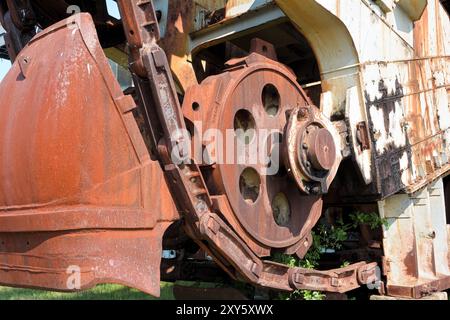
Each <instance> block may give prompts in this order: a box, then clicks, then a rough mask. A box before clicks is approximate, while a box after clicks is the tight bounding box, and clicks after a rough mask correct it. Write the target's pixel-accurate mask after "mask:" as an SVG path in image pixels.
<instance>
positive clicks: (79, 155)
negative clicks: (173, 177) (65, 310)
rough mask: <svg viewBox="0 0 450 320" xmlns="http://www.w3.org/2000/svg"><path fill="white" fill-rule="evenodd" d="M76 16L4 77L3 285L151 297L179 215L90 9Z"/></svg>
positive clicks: (0, 164) (44, 36) (42, 36)
mask: <svg viewBox="0 0 450 320" xmlns="http://www.w3.org/2000/svg"><path fill="white" fill-rule="evenodd" d="M77 19H78V20H77ZM77 19H75V20H73V21H72V20H65V21H62V22H60V23H58V24H56V25H54V26H52V27H50V28H49V29H47V30H44V31H43V32H41V33H39V35H37V36H36V37H35V38H34V39H33V40H32V41H31V42H30V43H29V44H28V45H27V46H26V47H25V48H24V50H23V51H22V52H21V53H20V55H19V56H18V58H17V60H16V62H15V63H14V65H13V66H12V68H11V70H10V71H9V73H8V74H7V76H6V77H5V79H4V80H3V81H2V82H1V83H0V96H1V97H2V101H1V108H0V141H2V145H1V146H0V155H1V156H0V177H1V178H0V283H2V284H6V285H14V286H26V287H44V288H53V289H58V290H72V289H84V288H88V287H90V286H93V285H95V284H97V283H101V282H117V283H122V284H126V285H130V286H133V287H136V288H139V289H141V290H143V291H146V292H148V293H151V294H153V295H158V294H159V265H160V259H161V238H162V234H163V232H164V230H165V228H166V227H167V226H168V224H169V222H170V221H173V220H176V219H178V213H177V211H176V209H175V206H174V204H173V202H172V199H171V197H170V193H169V191H168V188H167V186H166V183H165V180H164V177H163V174H162V171H161V168H160V166H159V163H157V162H154V161H152V160H151V159H150V156H149V153H148V150H147V147H146V145H145V143H144V140H143V138H142V136H141V133H140V131H139V128H138V126H137V124H136V121H135V118H134V115H133V110H134V109H135V108H136V105H135V103H134V101H133V99H132V98H131V97H129V96H124V95H123V93H122V91H121V88H120V86H119V84H118V83H117V81H116V79H115V78H114V76H113V74H112V71H111V69H110V67H109V65H108V61H107V59H106V58H105V56H104V54H103V51H102V48H101V47H100V45H99V42H98V39H97V36H96V31H95V27H94V25H93V22H92V20H91V18H90V16H89V15H86V14H83V15H80V16H77ZM156 190H158V191H156ZM72 269H74V270H78V271H79V272H80V274H79V275H80V287H79V288H74V287H70V286H68V285H67V283H68V282H67V280H68V278H69V276H71V275H72V273H71V271H70V270H72Z"/></svg>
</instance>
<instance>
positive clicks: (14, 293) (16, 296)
mask: <svg viewBox="0 0 450 320" xmlns="http://www.w3.org/2000/svg"><path fill="white" fill-rule="evenodd" d="M155 299H156V298H154V297H152V296H150V295H147V294H145V293H143V292H140V291H138V290H135V289H131V288H128V287H123V286H120V285H115V284H104V285H98V286H96V287H95V288H93V289H91V290H88V291H83V292H77V293H61V292H52V291H41V290H31V289H17V288H8V287H0V300H155ZM160 299H162V300H173V299H174V296H173V293H172V284H170V283H163V282H162V283H161V298H160Z"/></svg>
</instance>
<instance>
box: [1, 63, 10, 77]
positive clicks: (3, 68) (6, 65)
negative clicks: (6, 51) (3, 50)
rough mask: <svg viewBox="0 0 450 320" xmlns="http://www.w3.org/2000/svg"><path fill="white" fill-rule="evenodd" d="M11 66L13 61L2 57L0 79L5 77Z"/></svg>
mask: <svg viewBox="0 0 450 320" xmlns="http://www.w3.org/2000/svg"><path fill="white" fill-rule="evenodd" d="M10 66H11V63H9V60H5V59H0V80H1V79H3V77H4V76H5V74H6V73H7V72H8V70H9V67H10Z"/></svg>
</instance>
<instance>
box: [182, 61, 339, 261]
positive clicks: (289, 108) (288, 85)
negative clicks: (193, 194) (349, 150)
mask: <svg viewBox="0 0 450 320" xmlns="http://www.w3.org/2000/svg"><path fill="white" fill-rule="evenodd" d="M234 62H235V63H238V64H241V65H240V66H236V65H229V66H230V67H231V68H230V69H229V70H228V71H227V72H225V73H223V74H222V75H219V76H214V77H210V78H208V79H206V80H204V81H203V82H202V83H201V84H200V85H198V86H196V87H193V88H190V89H189V90H188V91H187V93H186V95H185V98H184V103H183V112H184V115H185V117H186V119H187V120H188V121H187V122H188V124H189V123H191V124H192V128H191V129H192V130H191V131H192V133H194V135H196V134H197V135H198V134H199V133H202V134H206V135H208V134H207V133H210V132H212V131H214V130H216V129H217V130H218V131H219V132H220V133H221V134H220V137H210V136H208V137H203V147H204V149H206V150H203V151H206V153H207V154H208V155H209V156H208V158H210V159H213V161H211V162H210V163H209V164H204V166H203V172H204V179H205V181H206V182H207V184H208V189H209V191H210V193H211V195H212V196H213V197H216V200H217V205H218V206H219V208H218V209H217V210H218V211H220V212H221V214H222V215H223V216H224V217H225V218H226V219H227V221H228V223H229V224H230V225H231V226H232V227H233V228H234V230H235V231H236V232H237V233H238V234H239V235H240V236H241V238H242V239H243V240H244V241H246V243H248V245H249V246H250V247H251V248H252V249H253V250H254V252H255V253H256V254H258V255H259V256H268V255H270V254H271V250H272V249H277V250H280V249H281V250H284V252H286V253H290V254H292V253H295V252H297V253H298V252H302V254H304V253H305V252H306V250H304V248H305V246H309V245H310V244H311V243H310V242H311V241H308V239H310V236H311V229H312V228H313V227H314V225H315V224H316V223H317V221H318V219H319V218H320V215H321V211H322V198H321V194H320V192H317V193H315V194H314V193H312V192H305V188H302V187H300V188H299V186H300V185H302V184H299V183H298V179H297V178H295V177H294V179H292V177H290V176H289V174H290V172H291V171H292V170H291V164H290V161H289V162H288V163H286V162H285V161H284V159H285V158H286V156H285V155H284V154H283V151H282V150H283V149H284V148H285V147H286V146H287V144H288V143H289V141H292V142H295V141H297V142H298V143H300V144H299V145H297V146H295V145H294V144H292V145H291V147H290V148H289V152H288V153H289V155H290V156H291V157H296V160H295V161H293V162H295V163H296V166H297V168H300V167H301V168H302V169H298V171H299V172H300V170H301V172H304V173H303V177H306V176H308V177H310V176H311V177H315V176H320V177H321V178H326V177H327V176H328V175H329V172H331V171H333V168H334V166H335V163H336V161H335V158H336V156H335V155H336V147H335V144H334V139H333V136H332V134H331V133H330V132H329V130H328V129H327V127H326V125H324V124H323V123H322V122H321V121H306V122H305V121H301V123H302V124H305V126H298V123H296V124H295V126H294V125H293V124H290V122H291V119H292V117H293V116H292V115H291V116H287V115H289V114H295V117H297V112H298V110H297V108H298V107H297V106H299V105H301V106H302V107H303V108H305V110H307V112H306V113H307V114H309V112H310V111H309V110H310V109H311V110H312V109H313V108H314V109H317V108H315V107H309V104H310V103H309V99H308V97H307V96H306V95H305V93H304V92H303V90H302V89H301V87H300V86H299V85H298V83H297V81H296V77H295V75H294V74H292V73H291V71H290V70H288V69H287V68H285V67H284V66H282V65H281V64H279V63H277V62H275V61H273V60H270V59H266V58H264V57H263V56H261V55H259V54H255V53H253V54H251V55H250V56H248V57H247V58H246V59H245V60H236V61H234ZM230 63H231V62H230ZM230 63H229V64H230ZM194 106H195V108H194ZM307 118H308V116H306V117H305V120H306V119H307ZM312 120H314V118H312ZM291 127H292V128H293V129H292V130H289V129H287V128H291ZM294 131H295V134H294V135H292V132H294ZM194 139H195V138H194ZM211 142H214V145H215V147H213V148H211ZM206 145H208V146H206ZM298 146H300V148H298ZM303 146H305V148H303ZM212 149H214V150H212ZM261 156H262V158H261ZM263 159H266V160H267V161H263ZM202 160H203V162H204V160H205V159H197V162H198V163H202ZM308 179H310V178H308ZM310 180H311V181H313V180H312V179H310ZM314 182H317V181H314ZM319 185H320V183H319ZM300 249H302V250H300ZM299 255H300V254H299Z"/></svg>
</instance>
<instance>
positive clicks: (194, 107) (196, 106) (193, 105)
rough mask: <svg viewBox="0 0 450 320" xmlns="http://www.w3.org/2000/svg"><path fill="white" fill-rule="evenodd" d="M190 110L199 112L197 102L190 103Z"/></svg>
mask: <svg viewBox="0 0 450 320" xmlns="http://www.w3.org/2000/svg"><path fill="white" fill-rule="evenodd" d="M192 110H194V111H198V110H200V104H199V103H198V102H193V103H192Z"/></svg>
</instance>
